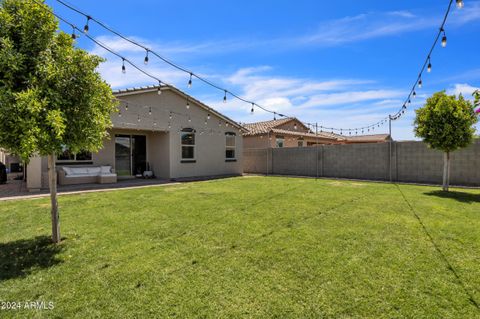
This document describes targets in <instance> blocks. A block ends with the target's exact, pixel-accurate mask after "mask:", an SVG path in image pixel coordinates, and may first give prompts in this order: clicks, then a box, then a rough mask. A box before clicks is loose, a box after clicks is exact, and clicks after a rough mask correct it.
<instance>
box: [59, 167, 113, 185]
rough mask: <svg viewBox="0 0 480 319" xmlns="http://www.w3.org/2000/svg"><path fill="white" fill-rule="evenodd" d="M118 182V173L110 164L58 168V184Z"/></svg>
mask: <svg viewBox="0 0 480 319" xmlns="http://www.w3.org/2000/svg"><path fill="white" fill-rule="evenodd" d="M116 182H117V174H115V173H114V172H113V170H112V167H111V166H108V165H105V166H84V167H78V166H75V167H72V166H62V167H60V169H59V170H58V184H60V185H74V184H92V183H99V184H106V183H116Z"/></svg>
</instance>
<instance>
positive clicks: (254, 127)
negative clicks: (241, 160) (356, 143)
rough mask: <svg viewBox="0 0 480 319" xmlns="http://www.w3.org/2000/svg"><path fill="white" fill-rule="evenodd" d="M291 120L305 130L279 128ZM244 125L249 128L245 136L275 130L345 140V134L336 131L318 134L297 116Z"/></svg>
mask: <svg viewBox="0 0 480 319" xmlns="http://www.w3.org/2000/svg"><path fill="white" fill-rule="evenodd" d="M290 121H297V122H298V123H300V125H301V126H302V127H303V130H298V131H292V130H285V129H279V128H277V127H279V126H282V125H284V124H286V123H288V122H290ZM243 126H244V127H245V128H246V129H247V130H248V132H246V133H245V134H244V136H255V135H264V134H268V133H269V132H273V133H278V134H285V135H295V136H303V137H313V138H316V137H319V138H324V139H334V140H345V137H344V136H341V135H338V134H335V133H327V132H318V135H316V134H315V133H314V132H312V131H311V130H310V129H309V128H308V127H306V126H305V125H303V124H302V122H301V121H299V120H298V119H296V118H295V117H287V118H282V119H278V120H270V121H263V122H255V123H245V124H244V125H243Z"/></svg>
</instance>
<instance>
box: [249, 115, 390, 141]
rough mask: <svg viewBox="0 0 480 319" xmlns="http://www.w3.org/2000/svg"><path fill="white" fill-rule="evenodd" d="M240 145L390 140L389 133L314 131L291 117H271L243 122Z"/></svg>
mask: <svg viewBox="0 0 480 319" xmlns="http://www.w3.org/2000/svg"><path fill="white" fill-rule="evenodd" d="M243 126H244V127H245V129H247V132H245V133H244V134H243V147H244V148H245V149H249V148H268V147H272V148H277V147H306V146H315V145H320V144H327V145H328V144H354V143H383V142H387V141H389V140H391V138H390V135H389V134H373V135H354V136H352V135H350V134H349V135H348V136H347V135H342V134H336V133H333V132H327V131H323V130H322V129H318V130H317V132H316V133H315V132H314V131H312V129H310V128H308V127H307V126H305V125H304V124H303V123H302V122H301V121H299V120H298V119H297V118H294V117H288V118H282V119H276V120H271V121H263V122H255V123H246V124H244V125H243Z"/></svg>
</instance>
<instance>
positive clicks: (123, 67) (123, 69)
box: [122, 59, 127, 74]
mask: <svg viewBox="0 0 480 319" xmlns="http://www.w3.org/2000/svg"><path fill="white" fill-rule="evenodd" d="M122 73H123V74H125V73H127V69H126V68H125V59H123V60H122Z"/></svg>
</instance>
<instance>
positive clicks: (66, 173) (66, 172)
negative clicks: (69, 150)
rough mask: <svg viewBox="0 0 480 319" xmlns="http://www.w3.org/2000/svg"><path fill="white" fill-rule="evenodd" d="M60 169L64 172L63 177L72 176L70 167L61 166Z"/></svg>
mask: <svg viewBox="0 0 480 319" xmlns="http://www.w3.org/2000/svg"><path fill="white" fill-rule="evenodd" d="M62 169H63V171H64V172H65V175H66V176H68V175H71V174H72V170H71V169H70V167H67V166H63V167H62Z"/></svg>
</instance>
